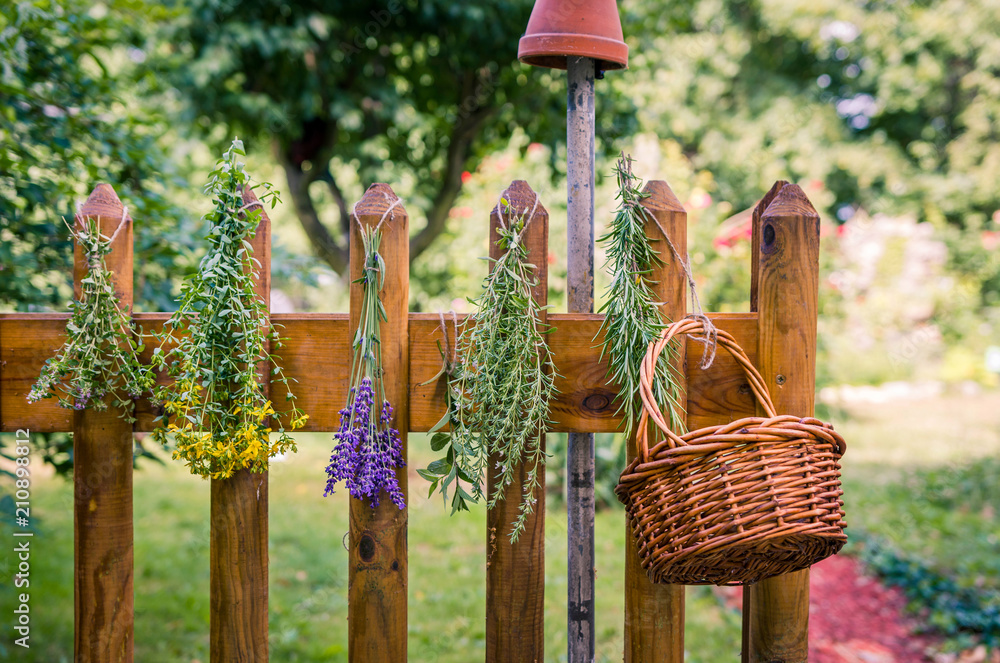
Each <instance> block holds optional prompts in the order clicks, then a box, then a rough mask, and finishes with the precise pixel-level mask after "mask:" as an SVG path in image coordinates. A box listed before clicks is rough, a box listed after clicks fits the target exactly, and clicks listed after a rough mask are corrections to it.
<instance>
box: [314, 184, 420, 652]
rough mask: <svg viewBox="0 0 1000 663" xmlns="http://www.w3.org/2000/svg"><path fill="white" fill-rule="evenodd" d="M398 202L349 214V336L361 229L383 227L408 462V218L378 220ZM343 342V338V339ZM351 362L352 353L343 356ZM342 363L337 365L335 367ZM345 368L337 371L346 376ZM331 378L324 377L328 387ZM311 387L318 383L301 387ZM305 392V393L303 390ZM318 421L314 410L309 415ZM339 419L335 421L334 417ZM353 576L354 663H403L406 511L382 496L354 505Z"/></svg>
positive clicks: (361, 206)
mask: <svg viewBox="0 0 1000 663" xmlns="http://www.w3.org/2000/svg"><path fill="white" fill-rule="evenodd" d="M397 200H398V198H397V197H396V194H395V193H393V192H392V189H391V188H389V186H388V185H387V184H373V185H372V186H370V187H369V188H368V191H366V192H365V195H364V196H363V197H362V198H361V200H360V201H359V202H358V204H357V205H356V206H355V208H354V213H353V214H351V281H352V284H351V318H350V330H351V335H352V336H353V333H354V331H355V330H357V328H358V324H359V322H360V320H361V298H362V288H361V284H358V283H353V281H355V280H357V279H358V278H360V277H361V272H362V269H363V266H364V249H363V247H362V244H361V233H360V232H359V230H358V224H359V223H361V224H364V225H365V226H366V227H371V226H375V225H378V224H379V223H380V222H382V245H381V250H380V253H381V254H382V258H383V260H384V261H385V265H386V269H385V284H384V287H383V289H382V293H381V297H382V304H383V306H384V307H385V311H386V317H387V318H388V321H387V322H383V323H382V327H381V332H382V337H381V340H382V368H383V372H384V376H385V381H384V387H385V397H386V399H387V400H388V401H389V403H390V404H391V405H392V407H393V408H394V416H393V423H392V425H393V426H394V427H396V428H399V437H400V441H401V442H402V447H403V459H404V460H405V459H406V452H407V449H406V442H407V440H406V437H407V435H406V426H405V425H400V424H399V423H398V422H406V421H407V420H408V417H409V405H408V401H409V399H408V395H409V394H408V385H409V343H408V340H407V336H408V334H409V331H408V329H409V316H408V314H407V310H408V306H409V297H410V272H409V265H410V249H409V247H410V244H409V217H408V216H407V214H406V211H405V210H404V209H403V206H402V205H396V206H395V207H394V208H392V211H391V212H389V216H387V217H385V219H384V222H383V216H384V215H385V213H386V211H387V210H389V208H390V207H391V206H392V204H393V203H394V202H396V201H397ZM345 338H346V336H345ZM342 354H343V358H346V359H347V361H348V362H349V361H350V358H349V349H348V348H346V346H345V350H344V352H343V353H342ZM338 361H341V359H338ZM349 369H350V364H347V365H346V366H345V368H343V369H342V374H343V375H345V376H346V375H347V373H348V370H349ZM331 376H332V374H329V375H328V376H327V379H330V377H331ZM299 382H300V384H302V385H306V386H309V387H311V386H312V385H313V384H315V380H309V381H306V380H304V379H301V378H300V380H299ZM300 391H302V390H300ZM346 399H347V393H346V388H345V390H344V393H343V395H342V396H341V397H340V398H339V399H337V400H335V401H333V403H336V404H337V405H336V406H331V403H329V402H328V403H327V404H326V406H325V407H324V408H323V409H324V410H326V411H328V412H330V413H334V414H335V413H336V412H337V410H339V409H340V408H341V407H343V406H342V405H340V404H341V403H345V402H346ZM313 412H315V413H316V414H321V412H320V411H319V410H315V411H313ZM338 419H339V415H338ZM396 478H397V480H398V481H399V488H400V490H402V491H403V495H404V497H405V496H406V495H407V481H406V468H405V467H403V468H399V469H397V470H396ZM350 504H351V507H350V508H351V532H350V535H351V536H350V553H349V559H350V572H349V583H350V587H349V589H348V595H349V601H350V603H349V606H348V649H349V656H350V659H351V661H356V662H371V663H375V662H384V663H405V661H406V651H407V648H406V634H407V625H406V619H407V605H406V602H407V593H406V588H407V556H406V532H407V510H406V509H400V508H398V507H397V506H396V505H395V504H393V502H392V500H390V499H389V498H388V496H387V495H386V494H384V493H383V495H382V499H381V501H380V503H379V506H378V508H377V509H372V508H371V506H370V505H369V504H368V502H367V501H366V500H357V499H353V498H352V499H351V500H350Z"/></svg>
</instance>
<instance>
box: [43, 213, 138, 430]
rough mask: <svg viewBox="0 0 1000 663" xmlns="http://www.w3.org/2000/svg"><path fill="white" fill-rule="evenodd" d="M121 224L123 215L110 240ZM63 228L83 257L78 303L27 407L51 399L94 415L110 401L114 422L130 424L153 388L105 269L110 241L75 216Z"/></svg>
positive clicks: (129, 322)
mask: <svg viewBox="0 0 1000 663" xmlns="http://www.w3.org/2000/svg"><path fill="white" fill-rule="evenodd" d="M126 223H127V221H126V213H125V210H122V220H121V223H120V224H119V226H118V229H117V230H116V231H115V235H117V233H118V232H120V231H121V229H122V228H124V227H125V225H126ZM67 227H69V231H70V234H71V235H72V236H73V239H74V240H75V241H76V242H77V243H78V244H79V245H80V247H81V248H82V249H83V253H84V255H85V256H86V260H87V275H86V276H85V277H84V278H83V280H82V281H81V282H80V286H81V292H80V299H79V300H77V301H74V302H73V303H72V304H70V308H71V311H72V313H71V315H70V318H69V321H68V322H67V323H66V342H65V343H64V344H63V345H62V347H60V348H59V350H58V351H57V352H56V354H55V355H54V356H52V357H50V358H49V359H47V360H46V361H45V365H44V366H43V367H42V372H41V374H40V375H39V376H38V380H37V381H36V382H35V384H34V386H33V387H32V388H31V391H30V392H29V393H28V401H29V402H30V403H35V402H37V401H39V400H42V399H43V398H52V397H55V398H58V400H59V405H60V406H61V407H64V408H70V409H73V410H84V409H87V408H93V409H94V410H98V411H103V410H106V409H107V408H108V404H109V401H110V404H111V405H112V406H113V407H115V408H116V409H118V410H119V411H120V415H119V416H121V418H122V419H124V420H126V421H128V422H129V423H132V422H134V421H135V415H134V413H135V401H136V400H138V399H139V397H140V396H142V395H143V394H144V393H146V392H148V391H149V390H150V388H151V387H152V386H153V375H152V372H151V371H150V370H149V369H148V368H147V367H146V366H144V365H143V364H142V363H141V362H140V361H139V357H138V355H139V353H141V352H142V351H143V345H142V343H141V341H138V340H136V336H135V329H134V326H133V323H132V319H131V317H129V315H128V313H127V312H126V311H123V310H122V307H121V302H120V301H119V300H118V296H117V295H116V294H115V290H114V285H113V283H112V280H111V273H110V272H109V271H108V268H107V264H106V263H105V258H106V256H107V255H108V253H110V252H111V243H112V242H113V241H114V239H115V235H113V236H112V237H105V236H104V235H102V234H101V232H100V227H99V225H98V221H97V219H95V218H92V217H83V216H80V217H78V221H76V222H75V225H73V226H69V224H67ZM106 396H110V398H105V397H106Z"/></svg>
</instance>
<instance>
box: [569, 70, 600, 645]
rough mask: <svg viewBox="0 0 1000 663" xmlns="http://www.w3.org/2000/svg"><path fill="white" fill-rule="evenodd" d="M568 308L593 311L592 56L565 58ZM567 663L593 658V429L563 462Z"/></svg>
mask: <svg viewBox="0 0 1000 663" xmlns="http://www.w3.org/2000/svg"><path fill="white" fill-rule="evenodd" d="M567 60H568V62H567V65H568V67H567V69H568V74H569V90H568V92H569V94H568V103H567V117H566V146H567V149H566V154H567V161H568V163H567V168H566V173H567V216H568V222H569V233H568V236H569V251H568V256H569V260H568V272H569V273H568V276H567V288H566V290H567V300H568V301H567V309H568V311H569V312H570V313H593V312H594V60H592V59H591V58H580V57H569V58H567ZM566 475H567V483H568V486H567V491H566V492H567V495H566V509H567V511H568V519H567V520H568V545H567V551H568V553H567V554H568V560H567V561H568V575H569V578H568V583H567V584H568V585H569V598H568V603H567V608H568V620H567V623H568V629H569V663H592V662H593V660H594V434H593V433H570V434H569V445H568V449H567V461H566Z"/></svg>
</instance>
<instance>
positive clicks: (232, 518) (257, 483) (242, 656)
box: [209, 188, 271, 663]
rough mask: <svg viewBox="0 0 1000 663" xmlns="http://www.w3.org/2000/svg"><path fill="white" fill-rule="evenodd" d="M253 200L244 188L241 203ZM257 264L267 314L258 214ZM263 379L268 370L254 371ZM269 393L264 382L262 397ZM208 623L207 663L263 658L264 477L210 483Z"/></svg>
mask: <svg viewBox="0 0 1000 663" xmlns="http://www.w3.org/2000/svg"><path fill="white" fill-rule="evenodd" d="M256 200H257V196H256V195H255V194H254V192H253V191H252V190H250V189H249V188H247V189H245V190H244V192H243V203H244V205H247V204H249V203H251V202H254V201H256ZM250 243H251V245H252V246H253V255H254V258H256V259H257V260H258V261H259V262H260V270H259V271H258V273H257V296H258V297H261V298H262V299H263V300H264V303H265V306H266V307H267V309H268V310H270V304H271V220H270V219H269V218H268V216H267V212H266V211H263V210H262V211H261V219H260V224H259V225H258V226H257V230H256V232H255V233H254V236H253V239H251V241H250ZM261 372H262V373H263V377H265V378H266V376H267V375H268V371H267V367H266V366H261V367H259V368H258V373H261ZM268 393H269V384H268V383H267V381H266V380H265V383H264V395H265V396H267V395H268ZM211 527H212V530H211V552H210V559H209V566H210V569H211V580H210V590H209V591H210V602H211V618H210V622H209V631H210V635H209V649H210V660H211V661H213V662H215V663H228V662H230V661H241V662H247V663H264V662H265V661H267V657H268V645H267V617H268V608H267V600H268V587H267V582H268V568H267V564H268V555H267V536H268V473H267V472H266V471H265V472H251V471H250V470H240V471H238V472H236V473H235V474H234V475H233V476H232V477H231V478H229V479H212V496H211Z"/></svg>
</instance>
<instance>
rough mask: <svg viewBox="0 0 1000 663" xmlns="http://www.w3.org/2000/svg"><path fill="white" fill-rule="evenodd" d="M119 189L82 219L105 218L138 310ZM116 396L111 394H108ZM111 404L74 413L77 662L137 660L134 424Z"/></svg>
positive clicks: (93, 201)
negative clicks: (99, 408)
mask: <svg viewBox="0 0 1000 663" xmlns="http://www.w3.org/2000/svg"><path fill="white" fill-rule="evenodd" d="M123 211H124V209H123V206H122V203H121V201H120V200H119V199H118V196H117V195H116V194H115V191H114V189H112V188H111V186H110V185H108V184H98V185H97V187H95V188H94V191H93V192H92V193H91V194H90V197H89V198H87V202H85V203H84V204H83V206H81V207H80V211H79V214H78V215H77V220H79V219H81V218H88V217H89V218H94V217H96V218H97V219H98V227H99V228H100V232H101V234H102V235H104V236H106V237H111V236H112V235H114V233H115V231H116V230H117V229H118V227H119V225H120V224H122V223H124V224H125V228H123V229H122V230H121V231H120V233H119V234H118V236H117V237H116V238H115V239H114V242H113V243H112V247H111V252H110V253H109V254H108V255H107V256H106V257H105V261H106V265H107V268H108V271H109V272H110V273H111V274H112V279H113V283H114V288H115V294H116V295H117V296H118V297H119V300H120V302H121V306H122V308H123V310H125V311H127V312H130V311H131V309H132V219H131V218H129V217H127V216H125V217H123ZM87 270H88V267H87V257H86V255H85V254H84V251H83V249H82V247H80V246H79V244H77V245H75V247H74V251H73V283H74V293H75V296H76V297H77V298H79V297H80V295H81V292H82V289H81V283H80V282H81V280H82V279H84V278H85V277H86V276H87ZM106 398H108V399H109V401H110V397H106ZM118 415H119V411H118V409H117V408H115V407H114V406H110V403H109V407H108V409H107V410H104V411H103V412H98V411H96V410H93V409H86V410H82V411H79V412H74V413H73V516H74V517H73V525H74V558H75V561H74V574H73V599H74V610H73V615H74V631H73V632H74V636H73V652H74V660H76V661H81V662H83V663H111V662H114V663H131V661H132V658H133V650H134V643H133V619H134V618H133V606H134V600H135V599H134V590H133V540H132V424H130V423H128V422H126V421H124V420H122V419H121V418H120V417H119V416H118Z"/></svg>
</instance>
